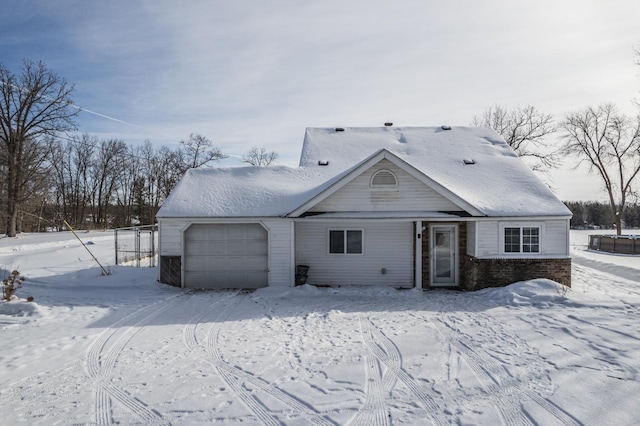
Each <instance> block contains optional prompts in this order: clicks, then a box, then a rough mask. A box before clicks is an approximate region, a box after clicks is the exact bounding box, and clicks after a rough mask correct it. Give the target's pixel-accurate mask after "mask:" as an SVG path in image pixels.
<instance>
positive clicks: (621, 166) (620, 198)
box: [561, 104, 640, 235]
mask: <svg viewBox="0 0 640 426" xmlns="http://www.w3.org/2000/svg"><path fill="white" fill-rule="evenodd" d="M561 126H562V129H563V130H564V135H563V137H564V139H565V141H566V143H565V145H564V147H563V152H564V154H565V155H575V156H576V157H577V158H579V159H580V163H583V162H584V163H586V164H587V165H588V166H589V170H590V171H592V172H594V173H596V174H597V175H598V176H600V178H601V179H602V183H603V184H604V189H605V190H606V191H607V195H608V197H609V204H610V207H611V213H612V214H613V217H614V220H615V225H616V233H617V234H618V235H620V234H621V232H622V215H623V214H624V211H625V208H626V206H627V203H628V201H629V198H630V197H633V196H634V195H635V196H637V194H636V193H634V192H633V187H632V185H633V182H634V180H635V179H636V178H637V176H638V174H639V173H640V116H638V117H636V118H634V119H631V118H629V117H627V116H625V115H624V114H620V113H619V112H618V111H617V110H616V107H615V105H613V104H604V105H600V106H598V107H597V108H593V107H589V108H586V109H585V110H583V111H580V112H575V113H572V114H569V115H568V116H567V117H566V120H565V121H564V122H563V123H562V124H561Z"/></svg>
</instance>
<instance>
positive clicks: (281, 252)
mask: <svg viewBox="0 0 640 426" xmlns="http://www.w3.org/2000/svg"><path fill="white" fill-rule="evenodd" d="M261 223H262V225H263V226H264V227H266V228H267V229H268V230H269V286H292V285H293V276H294V265H293V221H291V220H288V219H273V220H264V221H262V222H261Z"/></svg>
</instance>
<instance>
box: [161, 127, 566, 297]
mask: <svg viewBox="0 0 640 426" xmlns="http://www.w3.org/2000/svg"><path fill="white" fill-rule="evenodd" d="M157 217H158V224H159V256H160V262H159V263H160V268H159V271H160V272H159V280H160V281H161V282H164V283H168V284H172V285H176V286H182V287H188V288H257V287H263V286H267V285H268V286H293V285H295V283H296V272H298V277H297V278H298V281H299V282H304V281H307V282H308V283H309V284H314V285H334V286H335V285H368V286H375V285H377V286H392V287H402V288H412V287H418V288H423V289H429V288H435V287H456V288H462V289H467V290H474V289H479V288H483V287H491V286H503V285H507V284H510V283H512V282H516V281H521V280H526V279H533V278H549V279H552V280H555V281H557V282H560V283H562V284H565V285H567V286H570V285H571V259H570V257H569V220H570V218H571V212H570V211H569V210H568V209H567V207H566V206H565V205H564V204H563V203H562V202H561V201H560V200H558V198H556V196H555V195H554V194H553V193H552V192H551V191H550V190H549V188H548V187H547V186H546V185H545V184H544V183H542V182H541V181H540V180H539V179H538V178H537V177H536V176H535V174H534V173H533V172H532V171H531V170H530V169H529V168H528V167H527V166H526V165H525V164H524V163H523V162H522V160H521V159H520V158H518V156H517V155H516V154H515V153H514V151H513V150H512V149H511V148H510V147H509V146H508V145H507V144H506V143H505V141H504V140H503V139H502V138H501V137H500V136H499V135H498V134H496V133H495V132H494V131H493V130H491V129H487V128H471V127H453V128H452V127H449V126H442V127H394V126H386V127H381V128H309V129H307V130H306V134H305V138H304V144H303V147H302V154H301V158H300V164H299V167H295V168H293V167H286V166H275V167H238V168H201V169H192V170H189V171H188V172H187V173H186V174H185V176H184V177H183V178H182V180H181V181H180V182H179V183H178V184H177V185H176V187H175V189H174V190H173V192H172V193H171V194H170V195H169V197H168V198H167V200H166V201H165V203H164V204H163V206H162V208H161V209H160V211H159V212H158V215H157ZM300 265H304V266H302V267H298V266H300ZM306 267H308V271H305V269H307V268H306ZM305 272H306V274H304V273H305ZM303 274H304V275H306V277H305V276H304V275H303Z"/></svg>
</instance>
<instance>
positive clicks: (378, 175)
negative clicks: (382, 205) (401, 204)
mask: <svg viewBox="0 0 640 426" xmlns="http://www.w3.org/2000/svg"><path fill="white" fill-rule="evenodd" d="M371 186H372V187H380V186H382V187H391V186H394V187H395V186H398V179H397V178H396V175H394V174H393V172H391V171H389V170H378V171H377V172H375V173H374V174H373V176H372V177H371Z"/></svg>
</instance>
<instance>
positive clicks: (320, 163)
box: [318, 160, 329, 166]
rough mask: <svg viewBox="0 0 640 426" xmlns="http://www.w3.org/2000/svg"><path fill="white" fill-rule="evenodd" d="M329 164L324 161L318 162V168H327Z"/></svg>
mask: <svg viewBox="0 0 640 426" xmlns="http://www.w3.org/2000/svg"><path fill="white" fill-rule="evenodd" d="M328 165H329V162H328V161H326V160H318V166H328Z"/></svg>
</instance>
